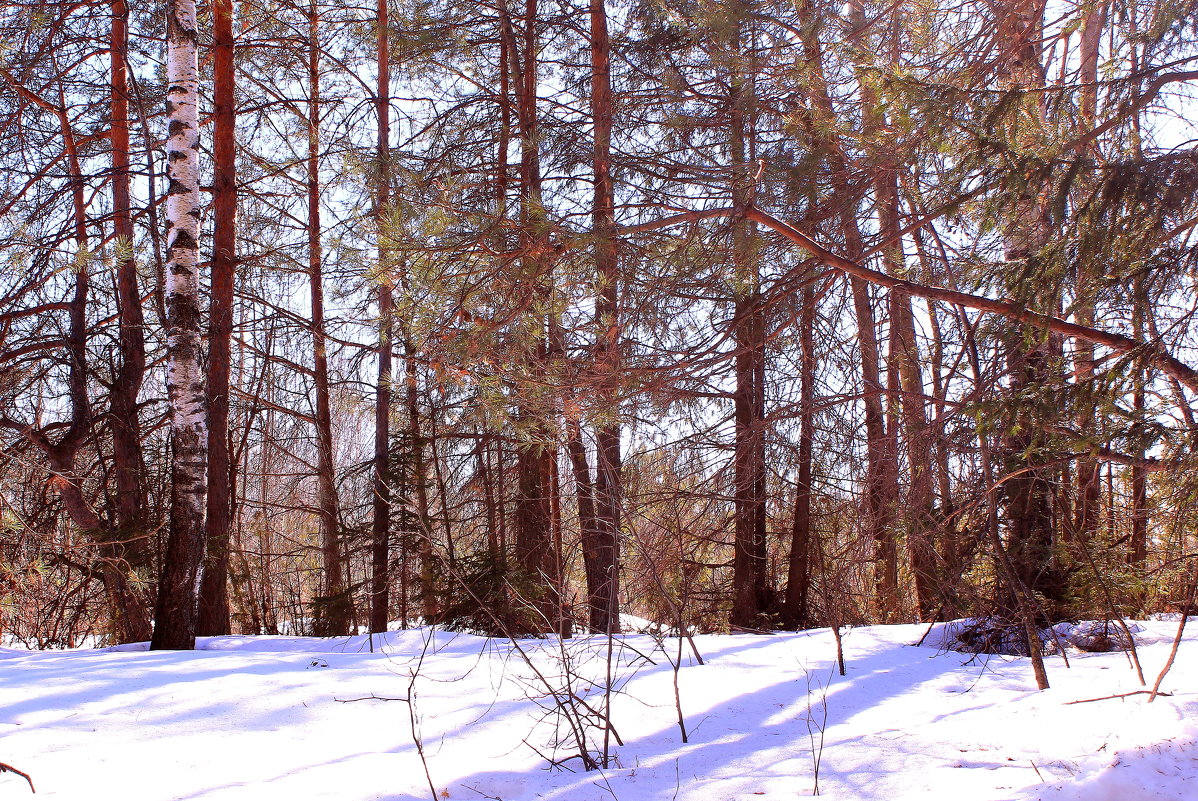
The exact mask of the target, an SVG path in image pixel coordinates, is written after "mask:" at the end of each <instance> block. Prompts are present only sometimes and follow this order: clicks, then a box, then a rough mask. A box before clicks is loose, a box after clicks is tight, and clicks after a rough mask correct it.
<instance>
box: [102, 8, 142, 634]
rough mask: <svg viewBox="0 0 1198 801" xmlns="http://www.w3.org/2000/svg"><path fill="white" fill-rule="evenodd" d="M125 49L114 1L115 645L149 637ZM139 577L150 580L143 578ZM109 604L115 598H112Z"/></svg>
mask: <svg viewBox="0 0 1198 801" xmlns="http://www.w3.org/2000/svg"><path fill="white" fill-rule="evenodd" d="M128 49H129V9H128V6H126V4H125V2H124V0H113V4H112V41H111V47H110V51H109V57H110V59H111V64H112V227H113V233H114V234H115V236H116V250H117V313H118V317H119V319H120V340H119V349H120V365H119V367H118V368H117V373H116V375H115V376H114V380H113V382H112V389H111V391H110V394H109V398H110V401H109V402H110V404H111V419H112V456H113V466H114V468H115V469H114V472H115V474H116V493H117V497H116V526H115V530H114V531H113V532H112V534H113V536H112V537H111V540H112V541H111V542H109V543H107V544H106V545H105V546H103V549H104V550H107V551H108V553H102V554H101V558H103V559H104V561H105V564H106V568H105V572H106V573H107V574H111V578H106V579H105V585H106V586H108V585H109V582H112V584H113V586H114V588H115V587H117V586H119V587H122V588H123V589H122V590H121V591H120V592H118V595H120V596H121V598H120V600H119V601H117V604H119V606H118V605H117V604H112V608H111V610H110V614H111V615H112V618H113V621H114V626H113V634H114V635H115V637H116V639H117V640H118V641H119V642H144V641H146V640H148V639H150V635H151V629H150V613H149V605H148V603H147V599H146V598H145V597H144V596H143V594H142V593H141V592H140V591H138V590H135V589H134V588H133V587H131V586H130V582H129V581H128V574H137V573H148V572H149V570H150V548H149V547H148V545H149V542H148V541H149V527H148V525H147V520H146V514H145V508H146V500H145V499H146V493H145V486H146V485H145V478H144V477H145V462H144V460H143V457H142V448H141V421H140V418H139V415H138V407H137V397H138V395H139V394H140V393H141V386H142V381H143V379H144V377H145V372H146V337H145V332H144V330H143V329H144V326H145V316H144V315H143V313H142V307H141V293H140V292H139V291H138V287H137V263H136V261H135V260H134V258H133V217H132V213H131V205H132V204H131V202H130V197H129V82H128V74H127V67H126V64H125V60H126V57H127V54H128ZM145 578H147V579H148V578H149V576H148V575H146V576H145ZM113 600H117V599H116V598H113Z"/></svg>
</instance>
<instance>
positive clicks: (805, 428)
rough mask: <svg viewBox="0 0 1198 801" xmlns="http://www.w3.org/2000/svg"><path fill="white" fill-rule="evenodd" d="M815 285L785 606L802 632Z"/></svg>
mask: <svg viewBox="0 0 1198 801" xmlns="http://www.w3.org/2000/svg"><path fill="white" fill-rule="evenodd" d="M816 301H817V296H816V288H815V282H814V281H812V280H808V282H807V283H806V284H804V286H803V299H802V303H803V310H802V312H801V314H800V317H799V391H800V393H801V397H800V400H799V403H800V404H801V406H800V408H799V464H798V478H797V481H796V486H795V505H794V518H793V521H792V525H791V544H790V559H789V562H788V565H787V568H788V569H787V574H786V603H785V606H784V607H783V623H784V624H785V625H786V627H787V628H791V629H800V628H803V627H804V626H807V625H808V623H809V620H810V611H809V609H808V605H809V599H808V596H809V594H810V589H811V561H812V554H813V551H814V549H813V548H812V544H813V543H812V538H813V536H814V531H813V530H812V527H811V466H812V465H811V463H812V455H813V454H812V451H813V446H814V444H815V369H816V362H815V322H816V311H817V309H816Z"/></svg>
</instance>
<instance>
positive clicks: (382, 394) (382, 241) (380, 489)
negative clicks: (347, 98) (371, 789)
mask: <svg viewBox="0 0 1198 801" xmlns="http://www.w3.org/2000/svg"><path fill="white" fill-rule="evenodd" d="M387 2H388V0H378V6H377V12H376V17H375V33H376V47H375V53H376V65H377V70H378V89H377V91H376V92H375V98H374V102H375V115H376V117H377V121H378V135H377V144H376V158H377V159H378V175H377V178H376V180H377V181H378V184H377V186H376V187H375V206H374V216H375V226H376V228H377V229H378V230H377V232H376V236H377V237H378V257H379V286H378V304H379V341H378V348H377V353H378V381H377V383H376V385H375V396H374V473H373V484H372V487H373V493H372V504H371V512H372V519H371V529H370V530H371V557H370V558H371V561H370V576H371V578H370V630H371V631H372V632H376V633H378V632H383V631H386V630H387V618H388V616H389V615H388V612H389V610H390V604H391V570H390V560H391V553H390V550H391V548H390V545H391V475H390V447H391V371H392V366H391V354H392V344H391V332H392V319H391V317H392V299H391V284H390V282H389V278H388V277H387V270H388V269H389V265H388V261H389V259H390V249H389V247H388V245H387V231H386V228H387V209H388V207H389V205H390V202H391V116H390V115H391V45H390V37H389V26H390V24H391V23H390V18H389V9H388V6H387Z"/></svg>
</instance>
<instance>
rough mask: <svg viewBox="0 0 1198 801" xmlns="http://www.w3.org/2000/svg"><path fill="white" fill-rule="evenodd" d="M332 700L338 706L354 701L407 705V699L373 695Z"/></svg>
mask: <svg viewBox="0 0 1198 801" xmlns="http://www.w3.org/2000/svg"><path fill="white" fill-rule="evenodd" d="M333 700H334V701H336V702H337V703H339V704H352V703H354V702H355V701H403V702H404V703H405V704H406V703H409V701H408V699H407V698H388V697H387V696H385V695H375V694H374V693H371V694H370V695H367V696H364V697H362V698H334V699H333Z"/></svg>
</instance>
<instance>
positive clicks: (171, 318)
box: [153, 0, 207, 649]
mask: <svg viewBox="0 0 1198 801" xmlns="http://www.w3.org/2000/svg"><path fill="white" fill-rule="evenodd" d="M196 39H197V36H196V7H195V0H170V2H169V3H168V5H167V67H166V69H167V84H168V87H167V101H166V105H167V117H168V120H169V125H170V127H169V131H168V139H167V146H166V157H167V179H168V189H167V201H166V215H167V264H166V304H167V393H168V397H169V401H170V420H171V453H172V462H171V512H170V533H169V536H168V539H167V549H166V556H165V562H164V564H163V571H162V579H161V581H160V583H159V587H158V604H157V608H156V610H155V627H154V638H153V647H154V648H175V649H189V648H193V647H195V621H196V599H197V594H198V590H199V578H200V574H199V567H200V562H201V560H202V558H203V553H204V511H205V496H206V490H207V485H206V463H207V419H206V414H205V403H204V374H203V371H202V370H201V369H200V275H199V236H200V217H199V214H200V212H199V200H200V189H199V103H198V98H199V79H198V68H197V64H196Z"/></svg>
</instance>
